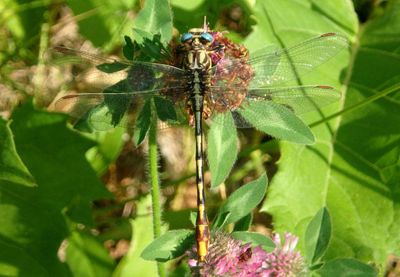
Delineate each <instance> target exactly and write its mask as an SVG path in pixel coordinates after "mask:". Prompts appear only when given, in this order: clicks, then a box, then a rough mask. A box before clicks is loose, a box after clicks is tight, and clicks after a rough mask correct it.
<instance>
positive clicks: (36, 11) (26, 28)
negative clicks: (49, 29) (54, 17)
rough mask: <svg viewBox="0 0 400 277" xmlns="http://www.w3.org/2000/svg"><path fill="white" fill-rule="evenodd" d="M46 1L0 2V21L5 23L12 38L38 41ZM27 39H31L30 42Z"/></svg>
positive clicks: (6, 0) (11, 0)
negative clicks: (0, 15) (0, 16)
mask: <svg viewBox="0 0 400 277" xmlns="http://www.w3.org/2000/svg"><path fill="white" fill-rule="evenodd" d="M46 5H47V4H46V3H45V2H44V1H43V2H42V3H32V2H31V1H21V0H19V1H16V0H5V1H2V3H1V4H0V14H2V15H4V16H3V17H2V18H1V19H2V23H3V24H5V25H7V28H8V30H10V32H11V33H12V35H13V36H14V39H15V40H16V41H17V43H18V40H23V41H24V43H26V44H27V43H32V41H34V42H36V43H38V37H39V35H40V31H41V27H42V24H43V21H44V20H46V19H45V11H46ZM29 40H32V41H31V42H30V41H29Z"/></svg>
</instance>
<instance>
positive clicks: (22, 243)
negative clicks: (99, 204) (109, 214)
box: [0, 103, 110, 276]
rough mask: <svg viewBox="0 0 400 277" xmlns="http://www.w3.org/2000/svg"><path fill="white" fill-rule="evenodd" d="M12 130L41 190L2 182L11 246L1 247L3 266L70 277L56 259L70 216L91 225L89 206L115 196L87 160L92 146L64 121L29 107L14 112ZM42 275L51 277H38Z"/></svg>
mask: <svg viewBox="0 0 400 277" xmlns="http://www.w3.org/2000/svg"><path fill="white" fill-rule="evenodd" d="M0 129H1V128H0ZM11 130H12V133H13V135H14V142H15V148H16V150H17V152H18V153H19V155H20V159H21V161H22V162H23V164H25V166H26V168H27V170H29V172H30V174H31V175H32V176H33V178H34V180H35V183H36V184H37V186H35V187H28V186H26V184H24V183H22V184H20V183H21V182H20V183H15V182H9V181H5V180H0V195H1V201H0V233H1V234H2V235H1V238H0V244H1V245H2V246H4V245H7V247H6V248H3V247H1V248H2V250H4V251H0V261H2V262H1V267H2V268H4V267H6V268H9V269H10V268H11V269H12V268H18V273H21V272H31V273H32V274H28V275H27V276H43V275H47V276H67V275H68V272H69V271H68V270H67V268H66V265H65V264H64V263H62V262H60V260H59V258H58V256H57V252H58V250H59V248H60V245H61V243H62V241H63V240H64V239H65V238H66V237H67V236H68V233H69V228H68V226H67V224H66V221H65V214H68V215H69V217H70V219H69V220H72V221H75V222H80V223H83V224H91V223H92V218H91V215H90V211H91V205H90V202H91V201H92V200H94V199H99V198H104V197H109V196H110V195H109V193H108V192H107V191H106V190H105V188H104V186H103V185H102V184H101V183H100V181H99V180H98V178H97V177H96V174H95V172H94V171H93V170H92V169H91V167H90V165H89V163H88V162H87V161H86V159H85V152H86V151H87V150H88V149H89V148H90V147H92V146H93V142H91V141H89V140H87V139H85V138H83V137H81V136H80V135H78V134H77V133H76V132H74V131H72V130H70V129H68V128H67V127H66V117H65V116H63V115H60V114H51V113H47V112H42V111H37V110H35V109H34V108H33V107H32V105H31V104H30V103H28V104H25V105H23V106H22V107H19V108H17V109H16V110H15V111H14V114H13V115H12V124H11ZM1 158H5V156H2V157H1ZM4 162H7V161H4V160H2V161H1V163H4ZM9 162H11V163H13V162H12V161H11V160H9ZM72 173H73V174H72ZM74 210H75V211H78V210H79V211H80V213H74V212H72V211H74ZM16 226H18V227H16ZM5 249H8V250H10V251H5ZM17 255H19V256H17ZM42 271H45V272H46V274H38V275H34V274H35V273H37V272H42ZM19 276H20V275H19Z"/></svg>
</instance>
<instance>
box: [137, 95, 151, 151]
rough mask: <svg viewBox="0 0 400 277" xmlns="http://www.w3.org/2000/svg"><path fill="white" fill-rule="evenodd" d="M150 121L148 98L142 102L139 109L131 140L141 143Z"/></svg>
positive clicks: (149, 102)
mask: <svg viewBox="0 0 400 277" xmlns="http://www.w3.org/2000/svg"><path fill="white" fill-rule="evenodd" d="M150 122H151V101H150V99H148V100H146V102H145V103H144V105H143V108H142V110H141V111H140V113H139V116H138V118H137V120H136V126H135V132H134V133H133V140H134V142H135V144H136V145H139V144H141V143H142V142H143V140H144V139H145V137H146V134H147V132H148V131H149V129H150Z"/></svg>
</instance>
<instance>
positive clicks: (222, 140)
mask: <svg viewBox="0 0 400 277" xmlns="http://www.w3.org/2000/svg"><path fill="white" fill-rule="evenodd" d="M237 152H238V147H237V132H236V127H235V123H234V122H233V118H232V116H231V113H229V112H228V113H223V114H219V115H217V116H215V117H214V118H213V124H212V125H211V128H210V131H209V132H208V147H207V157H208V161H209V164H210V171H211V187H216V186H218V185H220V184H221V183H223V182H224V181H225V179H226V178H227V177H228V174H229V172H230V171H231V169H232V167H233V164H234V163H235V161H236V157H237Z"/></svg>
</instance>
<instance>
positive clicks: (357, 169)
mask: <svg viewBox="0 0 400 277" xmlns="http://www.w3.org/2000/svg"><path fill="white" fill-rule="evenodd" d="M317 2H318V9H316V8H315V5H316V4H315V3H317ZM335 3H337V9H336V11H335V13H334V14H329V15H328V14H326V13H324V12H321V11H325V10H327V9H328V8H329V7H330V6H331V4H328V1H312V2H311V3H310V4H308V3H307V2H298V1H269V0H267V1H264V2H263V3H262V5H261V6H260V8H259V11H260V13H262V14H263V15H262V16H263V17H264V18H267V19H269V21H270V22H271V24H273V27H274V29H273V30H271V28H270V27H269V26H262V25H261V26H259V27H260V28H262V27H264V28H265V29H263V33H268V34H269V35H270V37H276V38H279V39H280V40H281V41H282V43H283V44H284V45H291V44H294V43H295V42H298V41H301V40H303V39H306V38H308V37H309V34H310V33H312V34H317V33H325V32H332V31H339V32H341V33H347V36H348V37H350V38H351V41H354V43H355V44H354V45H353V48H352V53H351V54H350V53H342V54H341V55H340V56H338V57H336V58H334V59H333V60H331V61H329V62H328V63H326V64H324V65H323V66H321V67H320V68H318V70H316V72H313V73H312V74H310V75H307V76H305V77H304V78H302V79H301V81H302V82H303V83H310V82H313V83H316V82H317V83H322V84H324V83H327V84H332V85H334V84H335V83H336V86H337V87H339V84H338V82H339V81H340V80H342V81H343V82H344V83H343V86H341V87H342V99H341V100H340V102H339V103H338V104H337V106H336V107H334V106H332V107H330V110H324V111H322V112H323V115H325V116H327V115H329V114H332V113H335V112H337V111H339V110H340V109H342V108H343V109H344V112H343V113H340V114H338V115H337V116H336V117H334V118H333V119H331V120H329V121H325V122H323V124H319V125H315V126H314V127H313V132H314V134H315V135H316V138H317V144H316V145H314V146H312V147H304V146H296V145H290V144H286V143H282V156H281V160H280V163H279V171H278V173H277V174H276V175H275V176H274V179H273V182H272V184H271V186H270V190H269V192H268V196H269V197H268V201H266V202H265V206H264V209H263V210H266V211H267V212H268V213H270V214H271V215H272V217H273V218H274V223H275V224H274V226H275V228H276V230H277V231H284V230H285V231H291V232H293V233H296V234H298V235H299V236H300V237H301V236H303V235H304V233H305V230H306V227H307V226H306V224H307V222H309V220H310V218H312V217H313V216H314V214H315V213H316V212H317V211H318V210H319V209H320V208H321V207H322V206H326V207H327V208H328V209H329V211H330V215H331V219H332V238H331V241H330V243H329V247H328V249H327V252H326V253H325V255H324V259H326V260H330V259H334V258H338V257H355V258H357V259H360V260H362V261H365V262H366V261H371V260H374V261H375V262H376V263H378V264H379V263H381V264H383V263H385V261H386V258H387V255H388V254H389V253H399V251H400V236H399V232H398V230H399V229H400V206H399V205H398V203H399V202H400V194H399V193H398V184H399V183H400V174H399V172H400V162H399V161H400V158H399V157H400V156H399V151H400V148H399V145H400V135H399V134H400V124H399V122H400V113H399V112H398V111H399V96H400V95H399V92H398V91H399V90H398V89H399V88H400V85H399V81H400V80H399V72H400V59H398V42H396V41H397V40H398V38H399V36H400V1H399V0H394V1H390V2H388V5H387V6H386V7H385V8H384V9H383V10H380V12H381V13H379V14H375V16H374V17H371V18H370V19H369V20H368V22H366V23H365V24H364V25H363V27H362V31H359V32H358V30H357V28H358V26H357V25H356V24H354V22H356V21H357V18H356V16H355V13H354V10H353V9H352V7H351V5H350V4H349V3H350V2H349V1H344V0H340V1H336V2H335ZM379 9H381V7H380V8H379ZM282 10H285V11H289V10H290V11H296V13H285V18H284V20H283V17H281V16H279V14H281V13H280V11H282ZM266 11H268V15H266V14H265V13H266ZM344 17H352V19H351V20H347V21H345V22H342V21H341V19H342V18H344ZM346 22H347V23H346ZM349 22H352V23H351V24H350V23H349ZM268 24H269V23H268ZM304 24H305V25H304ZM343 24H347V25H343ZM299 28H302V30H307V32H305V33H301V32H299ZM294 34H297V35H294ZM354 34H356V35H354ZM292 35H293V37H291V36H292ZM254 36H257V39H258V40H260V41H263V40H264V39H265V36H264V35H262V33H261V31H258V32H256V31H255V33H254ZM344 67H347V71H342V69H343V68H344ZM388 92H392V93H391V94H387V93H388ZM319 120H321V115H318V114H312V115H309V116H308V117H307V121H308V122H318V121H319ZM282 203H286V204H285V205H282ZM367 230H368V231H367ZM300 246H302V245H300ZM303 250H304V245H303ZM336 276H337V275H336Z"/></svg>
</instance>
